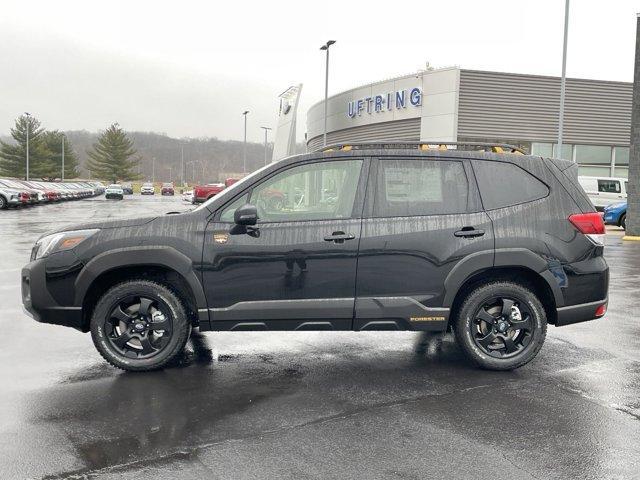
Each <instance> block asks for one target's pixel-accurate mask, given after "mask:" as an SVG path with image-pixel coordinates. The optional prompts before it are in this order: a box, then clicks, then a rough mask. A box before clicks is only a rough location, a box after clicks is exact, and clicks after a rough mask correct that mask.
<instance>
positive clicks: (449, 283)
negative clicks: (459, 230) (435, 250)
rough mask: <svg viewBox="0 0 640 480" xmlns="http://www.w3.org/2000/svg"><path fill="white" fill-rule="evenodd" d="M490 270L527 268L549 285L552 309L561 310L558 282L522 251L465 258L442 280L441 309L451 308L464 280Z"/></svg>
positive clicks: (506, 250) (538, 259)
mask: <svg viewBox="0 0 640 480" xmlns="http://www.w3.org/2000/svg"><path fill="white" fill-rule="evenodd" d="M492 267H494V268H506V267H515V268H523V267H524V268H528V269H529V270H531V271H533V272H535V273H537V274H538V275H540V277H541V278H542V279H543V280H544V281H545V282H546V283H547V284H548V285H549V288H550V289H551V292H552V293H553V297H554V300H555V303H556V307H562V306H564V295H563V294H562V290H561V288H560V285H559V284H558V280H557V279H556V277H555V276H554V275H553V273H552V272H551V271H550V270H549V265H548V264H547V261H546V260H545V259H543V258H542V257H541V256H540V255H536V254H535V253H534V252H532V251H531V250H528V249H526V248H501V249H498V250H495V252H494V251H482V252H477V253H474V254H473V255H469V256H468V257H466V258H464V259H463V260H462V261H460V262H459V263H458V264H457V265H456V266H455V267H454V268H453V269H452V270H451V272H449V275H447V278H446V279H445V284H444V285H445V296H444V301H443V306H444V307H451V306H452V305H453V301H454V300H455V297H456V295H457V293H458V291H459V290H460V288H461V287H462V286H463V285H464V283H465V282H466V281H467V279H469V278H471V277H472V276H473V275H475V274H476V273H479V272H481V271H483V270H489V269H491V268H492Z"/></svg>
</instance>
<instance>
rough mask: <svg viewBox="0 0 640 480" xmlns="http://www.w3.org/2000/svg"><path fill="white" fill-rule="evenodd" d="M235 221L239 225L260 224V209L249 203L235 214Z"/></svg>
mask: <svg viewBox="0 0 640 480" xmlns="http://www.w3.org/2000/svg"><path fill="white" fill-rule="evenodd" d="M233 221H234V222H235V223H236V224H237V225H255V224H256V223H258V209H257V208H256V207H255V205H251V204H249V203H247V204H245V205H243V206H241V207H240V208H238V209H237V210H236V211H235V212H234V214H233Z"/></svg>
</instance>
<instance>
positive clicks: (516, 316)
mask: <svg viewBox="0 0 640 480" xmlns="http://www.w3.org/2000/svg"><path fill="white" fill-rule="evenodd" d="M451 321H452V327H453V330H454V332H455V336H456V340H457V342H458V345H459V346H460V348H461V349H462V351H463V353H464V354H465V355H466V356H467V357H468V358H469V359H470V360H471V361H472V362H474V363H475V364H476V365H478V366H480V367H482V368H486V369H490V370H513V369H514V368H518V367H521V366H523V365H525V364H527V363H529V362H530V361H531V360H533V358H534V357H535V356H536V355H537V354H538V352H539V351H540V349H541V348H542V345H543V343H544V339H545V336H546V334H547V315H546V311H545V309H544V307H543V306H542V303H541V302H540V299H539V298H538V296H537V295H536V293H535V289H533V288H532V287H530V286H529V285H526V284H521V283H517V282H515V281H506V280H494V281H492V282H488V283H485V284H484V285H480V286H477V287H476V288H474V289H473V290H471V291H469V292H468V293H467V294H466V295H465V297H464V299H463V300H462V304H461V305H460V307H459V308H458V309H457V312H456V314H455V317H454V318H452V319H451Z"/></svg>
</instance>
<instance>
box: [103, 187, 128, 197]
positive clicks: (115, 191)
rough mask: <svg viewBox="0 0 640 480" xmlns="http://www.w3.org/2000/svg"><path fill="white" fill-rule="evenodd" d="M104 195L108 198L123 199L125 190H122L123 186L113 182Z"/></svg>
mask: <svg viewBox="0 0 640 480" xmlns="http://www.w3.org/2000/svg"><path fill="white" fill-rule="evenodd" d="M104 196H105V197H106V198H107V199H110V198H115V199H116V200H122V199H123V198H124V191H123V190H122V186H120V185H118V184H117V183H113V184H111V185H109V186H108V187H107V188H106V190H105V191H104Z"/></svg>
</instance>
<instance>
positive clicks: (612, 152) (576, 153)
mask: <svg viewBox="0 0 640 480" xmlns="http://www.w3.org/2000/svg"><path fill="white" fill-rule="evenodd" d="M531 153H532V154H533V155H541V156H543V157H561V158H565V159H568V160H569V159H570V160H574V161H575V162H577V163H578V167H579V174H580V175H587V176H592V177H622V178H627V177H628V175H629V147H628V146H622V145H621V146H615V145H614V146H610V145H565V144H563V145H562V155H558V144H557V143H556V144H551V143H538V142H532V143H531Z"/></svg>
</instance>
